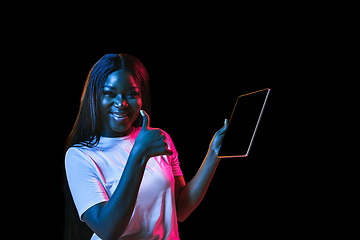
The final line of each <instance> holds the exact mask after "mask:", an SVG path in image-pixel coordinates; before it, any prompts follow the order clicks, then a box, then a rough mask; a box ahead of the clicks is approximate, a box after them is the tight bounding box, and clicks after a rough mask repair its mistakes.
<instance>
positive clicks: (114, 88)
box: [103, 85, 140, 90]
mask: <svg viewBox="0 0 360 240" xmlns="http://www.w3.org/2000/svg"><path fill="white" fill-rule="evenodd" d="M103 88H110V89H112V90H117V88H116V87H113V86H110V85H104V86H103ZM133 88H138V89H140V88H139V87H137V86H132V87H128V88H127V90H130V89H133Z"/></svg>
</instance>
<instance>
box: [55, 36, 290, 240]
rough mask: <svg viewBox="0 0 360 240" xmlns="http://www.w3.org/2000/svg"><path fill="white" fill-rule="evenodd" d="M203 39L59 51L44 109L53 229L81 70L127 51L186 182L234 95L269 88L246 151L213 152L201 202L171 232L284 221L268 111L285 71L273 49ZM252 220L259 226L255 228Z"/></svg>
mask: <svg viewBox="0 0 360 240" xmlns="http://www.w3.org/2000/svg"><path fill="white" fill-rule="evenodd" d="M259 44H260V43H259ZM203 47H204V48H205V49H202V48H200V49H199V48H197V47H191V46H187V47H186V48H184V49H181V48H177V47H173V48H171V49H169V51H168V49H166V48H165V49H163V48H162V47H161V46H160V47H158V49H151V48H139V49H138V48H137V47H135V48H127V47H125V46H124V47H123V46H121V44H119V46H115V47H111V48H106V47H104V49H103V48H102V47H97V48H96V49H95V50H94V49H88V48H86V47H85V48H80V51H79V48H76V47H74V49H76V51H71V50H68V51H66V52H65V53H64V52H63V53H62V59H64V60H63V62H62V63H63V69H62V71H61V72H57V74H58V76H57V77H56V83H55V84H54V87H55V89H56V92H57V94H58V96H57V98H56V109H52V110H53V111H54V110H55V111H56V112H54V114H55V115H56V119H59V120H60V121H59V122H60V123H61V125H60V126H54V127H55V128H56V131H55V133H56V137H55V136H54V138H53V139H54V141H55V142H56V150H55V151H54V153H55V155H54V156H55V157H54V158H55V159H56V162H57V169H56V170H54V173H55V175H56V184H57V185H56V186H57V188H58V189H59V190H58V195H57V196H56V197H57V206H58V213H59V214H58V215H57V221H58V223H57V226H58V229H59V231H60V233H61V231H62V224H63V222H62V217H63V209H62V207H63V196H62V193H61V185H60V183H61V179H62V176H63V172H62V169H63V168H62V167H63V166H62V165H63V156H64V144H65V141H66V138H67V136H68V134H69V132H70V131H71V127H72V125H73V123H74V121H75V118H76V115H77V113H78V107H79V101H80V97H81V92H82V88H83V84H84V82H85V79H86V76H87V74H88V72H89V70H90V68H91V67H92V65H93V64H94V63H95V62H96V61H97V60H98V59H99V58H100V57H101V56H103V55H104V54H106V53H129V54H132V55H134V56H136V57H138V58H139V59H140V60H141V61H142V62H143V63H144V65H145V67H146V68H147V70H148V72H149V76H150V82H151V93H152V116H151V126H152V127H159V128H162V129H164V130H165V131H167V132H168V133H169V134H170V136H171V137H172V140H173V142H174V144H175V147H176V148H177V151H178V153H179V159H180V166H181V168H182V171H183V173H184V177H185V180H186V181H187V182H188V181H190V180H191V179H192V177H193V176H194V175H195V174H196V172H197V170H198V169H199V167H200V165H201V163H202V161H203V159H204V157H205V154H206V152H207V148H208V145H209V143H210V141H211V139H212V137H213V134H214V133H215V132H216V131H217V130H218V129H220V128H221V127H222V126H223V121H224V119H225V118H229V117H230V114H231V111H232V108H233V106H234V103H235V100H236V98H237V97H238V96H239V95H241V94H245V93H248V92H251V91H255V90H259V89H263V88H267V87H269V88H271V90H272V91H271V93H270V96H269V100H268V104H267V106H266V108H265V112H264V113H263V118H262V120H261V124H260V126H259V129H258V133H257V136H256V138H255V141H254V144H253V148H252V151H251V153H250V156H249V157H247V158H238V159H224V160H221V162H220V164H219V166H218V170H217V172H216V174H215V176H214V178H213V181H212V183H211V185H210V187H209V190H208V192H207V194H206V196H205V198H204V200H203V202H202V203H201V205H200V206H199V207H198V208H197V209H196V210H195V211H194V212H193V213H192V214H191V216H190V217H189V218H188V219H187V220H186V221H185V222H183V223H179V232H180V237H181V238H183V239H195V238H197V237H199V238H201V239H205V238H208V237H212V236H214V234H216V235H218V234H221V235H224V237H225V236H228V237H230V236H233V234H234V232H236V231H239V230H240V231H245V232H247V233H250V232H253V231H254V234H255V235H256V234H258V233H259V234H260V233H261V232H263V231H274V232H277V231H278V230H279V228H281V224H284V223H285V222H284V219H282V220H279V222H278V223H274V219H273V218H274V216H277V217H276V218H278V217H279V215H283V214H285V212H284V211H283V210H284V209H283V207H284V205H282V204H281V203H283V202H284V201H285V199H284V196H286V195H287V193H286V192H287V186H285V185H287V184H284V182H283V178H284V177H285V175H286V174H287V173H283V172H280V171H279V167H281V168H283V167H284V166H283V164H284V163H283V161H282V160H281V159H282V158H281V157H280V156H279V153H280V152H281V149H280V148H281V147H280V146H281V141H283V139H281V136H280V135H279V133H280V132H281V131H280V129H279V128H281V127H283V125H282V124H281V122H282V121H284V119H282V118H281V117H279V115H278V113H277V111H276V108H277V107H278V104H279V101H278V98H279V95H280V94H281V91H282V89H281V88H280V87H279V86H280V85H281V83H280V81H281V80H284V79H279V76H280V78H281V75H282V74H286V73H285V71H286V70H285V69H284V65H283V64H285V60H284V59H279V58H278V57H275V58H274V54H275V53H268V52H266V51H267V50H265V49H263V48H258V47H256V46H254V47H253V48H254V49H252V48H251V49H250V50H248V53H247V54H245V55H244V54H241V52H242V51H243V50H241V49H240V47H239V49H238V50H237V49H236V48H234V49H221V48H220V49H217V50H216V49H213V50H208V49H207V47H206V46H203ZM63 54H68V57H67V58H66V57H64V55H63ZM274 74H275V75H276V76H274ZM50 115H52V113H50ZM281 205H282V206H281ZM279 208H280V209H279ZM283 217H284V216H282V217H281V218H283ZM269 225H270V226H271V227H269ZM204 226H206V229H204ZM258 228H261V229H262V230H261V231H260V232H259V231H258V230H256V229H258Z"/></svg>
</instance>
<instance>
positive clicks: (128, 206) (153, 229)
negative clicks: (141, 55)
mask: <svg viewBox="0 0 360 240" xmlns="http://www.w3.org/2000/svg"><path fill="white" fill-rule="evenodd" d="M148 114H150V92H149V78H148V74H147V71H146V69H145V67H144V66H143V64H142V63H141V62H140V61H139V60H138V59H137V58H135V57H133V56H130V55H127V54H107V55H105V56H103V57H102V58H101V59H100V60H99V61H98V62H97V63H96V64H95V65H94V66H93V68H92V69H91V71H90V73H89V75H88V78H87V81H86V84H85V87H84V91H83V95H82V98H81V106H80V111H79V114H78V117H77V119H76V122H75V124H74V127H73V130H72V132H71V133H70V136H69V139H68V146H67V152H66V156H65V169H66V176H67V183H68V187H69V188H68V189H69V190H70V192H71V196H72V199H73V201H74V203H75V206H76V209H77V212H78V216H79V218H80V220H81V221H84V222H85V223H86V224H87V226H89V227H90V229H91V230H92V231H93V232H94V234H93V236H92V238H91V239H92V240H95V239H104V240H106V239H179V233H178V226H177V221H184V220H185V219H186V218H187V217H188V216H189V215H190V213H191V212H192V211H193V210H194V209H195V208H196V207H197V206H198V205H199V204H200V202H201V200H202V199H203V197H204V195H205V193H206V190H207V188H208V186H209V184H210V181H211V179H212V176H213V174H214V172H215V169H216V167H217V164H218V163H219V158H218V157H217V154H218V152H219V149H220V146H221V143H222V140H223V138H224V135H225V132H226V130H227V120H225V124H224V126H223V128H222V129H220V130H219V131H218V132H217V133H216V134H215V135H214V138H213V139H212V141H211V143H210V145H209V150H208V153H207V155H206V157H205V159H204V162H203V164H202V165H201V167H200V169H199V171H198V172H197V174H196V175H195V177H194V178H193V179H192V180H191V181H190V182H188V183H187V184H186V183H185V180H184V178H183V176H182V171H181V169H180V166H179V160H178V154H177V152H176V149H175V147H174V144H173V142H172V140H171V138H170V136H169V135H168V134H167V133H166V132H165V131H163V130H161V129H155V128H150V118H149V115H148ZM65 189H66V188H65ZM66 221H68V219H67V220H66ZM75 231H76V229H75Z"/></svg>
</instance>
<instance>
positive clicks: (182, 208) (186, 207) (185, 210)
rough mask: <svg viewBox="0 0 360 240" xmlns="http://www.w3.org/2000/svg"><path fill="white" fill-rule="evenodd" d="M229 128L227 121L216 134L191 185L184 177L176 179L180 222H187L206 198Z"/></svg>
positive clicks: (177, 208) (177, 207) (177, 209)
mask: <svg viewBox="0 0 360 240" xmlns="http://www.w3.org/2000/svg"><path fill="white" fill-rule="evenodd" d="M227 128H228V123H227V120H225V124H224V126H223V127H222V128H221V129H220V130H219V131H217V132H216V133H215V135H214V137H213V139H212V140H211V143H210V146H209V150H208V152H207V154H206V157H205V159H204V161H203V163H202V164H201V167H200V168H199V171H198V172H197V173H196V175H195V177H194V178H193V179H192V180H191V181H190V182H189V183H187V184H185V180H184V178H183V177H182V176H180V177H175V193H176V196H175V197H176V200H177V201H176V211H177V217H178V220H179V221H180V222H183V221H185V219H186V218H187V217H188V216H189V215H190V213H191V212H192V211H194V210H195V208H196V207H197V206H198V205H199V204H200V202H201V200H202V199H203V198H204V196H205V193H206V191H207V189H208V187H209V184H210V182H211V179H212V177H213V175H214V173H215V170H216V167H217V165H218V163H219V161H220V159H219V158H218V154H219V150H220V147H221V144H222V142H223V139H224V136H225V133H226V131H227Z"/></svg>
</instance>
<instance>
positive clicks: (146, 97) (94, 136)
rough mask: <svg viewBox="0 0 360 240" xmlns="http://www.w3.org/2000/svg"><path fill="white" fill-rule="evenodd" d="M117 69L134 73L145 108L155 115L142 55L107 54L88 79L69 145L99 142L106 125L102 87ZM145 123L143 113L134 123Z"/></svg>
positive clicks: (89, 144)
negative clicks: (102, 116)
mask: <svg viewBox="0 0 360 240" xmlns="http://www.w3.org/2000/svg"><path fill="white" fill-rule="evenodd" d="M117 70H125V71H128V72H129V73H131V74H132V75H133V77H134V79H135V81H136V83H137V84H138V85H139V86H140V96H141V99H142V103H143V105H142V109H143V110H145V111H146V112H147V113H148V114H149V116H151V111H150V88H149V75H148V73H147V71H146V69H145V67H144V65H143V64H142V63H141V62H140V60H139V59H137V58H136V57H134V56H131V55H129V54H106V55H105V56H103V57H102V58H100V60H99V61H98V62H97V63H95V65H94V66H93V67H92V68H91V70H90V72H89V75H88V77H87V79H86V83H85V86H84V90H83V94H82V97H81V104H80V111H79V114H78V116H77V118H76V121H75V124H74V127H73V129H72V131H71V133H70V135H69V138H68V141H67V147H66V149H68V148H70V147H72V146H74V145H75V144H79V145H83V146H88V147H94V146H96V145H97V144H98V143H99V141H100V132H101V125H102V119H101V117H100V104H99V102H100V97H101V89H102V87H103V86H104V84H105V81H106V79H107V77H108V76H109V74H111V73H113V72H115V71H117ZM141 125H142V117H141V115H139V117H138V118H137V119H136V120H135V121H134V123H133V126H134V127H140V126H141Z"/></svg>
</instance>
